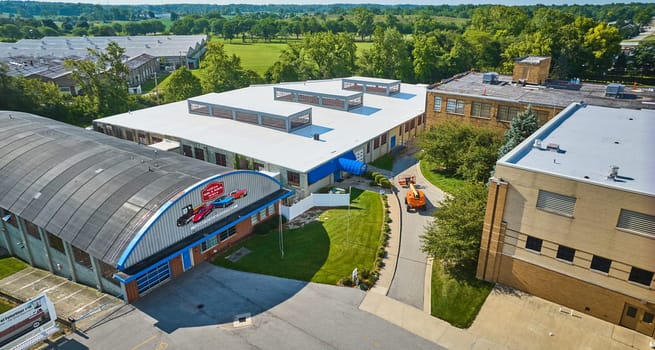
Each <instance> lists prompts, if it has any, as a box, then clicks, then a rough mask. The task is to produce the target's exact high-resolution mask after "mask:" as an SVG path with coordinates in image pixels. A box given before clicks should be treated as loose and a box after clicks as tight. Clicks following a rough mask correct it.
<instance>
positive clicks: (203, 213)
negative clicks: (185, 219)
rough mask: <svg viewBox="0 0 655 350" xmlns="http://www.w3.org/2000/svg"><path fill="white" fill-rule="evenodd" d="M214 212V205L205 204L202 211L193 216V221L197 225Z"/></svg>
mask: <svg viewBox="0 0 655 350" xmlns="http://www.w3.org/2000/svg"><path fill="white" fill-rule="evenodd" d="M212 210H214V205H213V204H211V203H210V204H203V205H202V207H200V209H199V210H198V212H197V213H196V214H195V215H193V220H192V221H193V223H194V224H195V223H197V222H200V221H202V219H204V218H205V216H207V214H209V213H211V212H212Z"/></svg>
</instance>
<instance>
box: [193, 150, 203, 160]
mask: <svg viewBox="0 0 655 350" xmlns="http://www.w3.org/2000/svg"><path fill="white" fill-rule="evenodd" d="M193 150H194V153H195V155H196V159H200V160H205V150H203V149H202V148H194V149H193Z"/></svg>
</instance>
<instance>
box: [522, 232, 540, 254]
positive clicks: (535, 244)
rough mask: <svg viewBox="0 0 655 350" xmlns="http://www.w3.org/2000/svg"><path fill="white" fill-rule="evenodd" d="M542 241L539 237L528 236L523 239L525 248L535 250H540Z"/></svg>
mask: <svg viewBox="0 0 655 350" xmlns="http://www.w3.org/2000/svg"><path fill="white" fill-rule="evenodd" d="M542 243H543V241H542V240H541V239H539V238H534V237H532V236H528V239H526V240H525V249H529V250H532V251H535V252H541V244H542Z"/></svg>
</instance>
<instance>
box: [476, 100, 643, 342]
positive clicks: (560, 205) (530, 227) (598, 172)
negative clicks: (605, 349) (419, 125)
mask: <svg viewBox="0 0 655 350" xmlns="http://www.w3.org/2000/svg"><path fill="white" fill-rule="evenodd" d="M653 131H655V111H654V110H645V109H644V110H634V109H625V108H609V107H599V106H592V105H586V104H572V105H570V106H569V107H567V108H566V109H565V110H563V111H562V112H561V113H560V114H558V115H557V116H556V117H555V118H553V119H552V120H551V121H549V122H548V123H547V124H546V125H544V126H543V127H542V128H541V129H539V130H538V131H537V132H536V133H534V134H533V135H532V136H530V137H529V138H528V139H526V140H525V141H524V142H523V143H521V144H520V145H519V146H518V147H516V148H515V149H514V150H512V151H511V152H509V153H508V154H507V155H505V156H504V157H503V158H501V159H500V160H499V161H498V162H497V164H496V170H495V174H494V177H493V178H492V179H491V181H490V183H489V196H488V200H487V209H486V215H485V219H484V227H483V232H482V242H481V247H480V256H479V259H478V269H477V277H478V278H480V279H483V280H486V281H491V282H498V283H502V284H505V285H509V286H511V287H514V288H517V289H520V290H523V291H526V292H529V293H531V294H534V295H536V296H539V297H542V298H545V299H548V300H551V301H553V302H555V303H557V304H560V305H563V306H565V307H566V308H571V309H573V310H576V311H577V312H583V313H586V314H589V315H592V316H595V317H598V318H600V319H603V320H606V321H609V322H612V323H615V324H620V325H623V326H625V327H627V328H631V329H634V330H636V331H638V332H641V333H644V334H646V335H649V336H653V335H654V329H655V322H654V317H655V282H654V274H655V162H654V161H653V156H652V153H653V152H652V151H653V150H655V138H653Z"/></svg>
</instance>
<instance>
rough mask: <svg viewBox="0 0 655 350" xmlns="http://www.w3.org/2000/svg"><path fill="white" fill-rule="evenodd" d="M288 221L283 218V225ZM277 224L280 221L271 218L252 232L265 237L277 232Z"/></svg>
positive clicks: (255, 227)
mask: <svg viewBox="0 0 655 350" xmlns="http://www.w3.org/2000/svg"><path fill="white" fill-rule="evenodd" d="M286 222H287V219H286V218H285V217H284V216H283V217H282V224H284V223H286ZM277 224H278V221H277V219H276V218H271V219H268V220H266V221H262V222H260V223H258V224H257V225H255V226H254V227H253V228H252V232H253V233H255V234H258V235H265V234H267V233H269V232H271V231H273V230H277Z"/></svg>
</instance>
